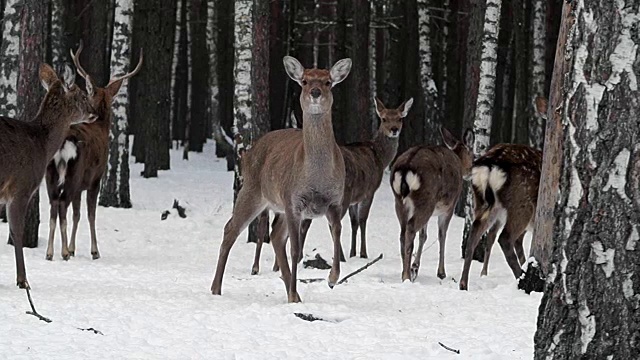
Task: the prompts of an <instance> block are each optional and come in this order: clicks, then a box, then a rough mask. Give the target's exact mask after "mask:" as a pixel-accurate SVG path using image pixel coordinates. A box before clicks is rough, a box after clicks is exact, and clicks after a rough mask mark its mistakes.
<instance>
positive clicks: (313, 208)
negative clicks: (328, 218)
mask: <svg viewBox="0 0 640 360" xmlns="http://www.w3.org/2000/svg"><path fill="white" fill-rule="evenodd" d="M335 200H336V197H335V196H332V194H328V193H324V192H318V191H310V192H306V193H303V194H300V195H299V196H298V197H297V202H298V204H297V209H298V211H299V212H300V214H301V215H302V217H303V218H305V219H312V218H316V217H320V216H323V215H324V214H326V213H327V210H328V209H329V206H331V205H333V204H334V203H336V201H335Z"/></svg>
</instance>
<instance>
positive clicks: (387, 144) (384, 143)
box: [373, 131, 400, 168]
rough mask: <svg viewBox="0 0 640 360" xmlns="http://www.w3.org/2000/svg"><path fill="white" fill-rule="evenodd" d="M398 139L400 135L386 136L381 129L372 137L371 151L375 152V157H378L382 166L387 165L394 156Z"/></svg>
mask: <svg viewBox="0 0 640 360" xmlns="http://www.w3.org/2000/svg"><path fill="white" fill-rule="evenodd" d="M399 139H400V137H394V138H391V137H388V136H387V135H385V134H384V132H382V131H378V132H377V133H376V136H375V137H374V138H373V151H374V152H375V153H376V158H378V161H379V162H380V163H381V165H382V167H383V168H386V167H387V166H389V164H390V163H391V161H392V160H393V158H394V157H395V156H396V154H397V152H398V140H399Z"/></svg>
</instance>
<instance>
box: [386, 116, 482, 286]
mask: <svg viewBox="0 0 640 360" xmlns="http://www.w3.org/2000/svg"><path fill="white" fill-rule="evenodd" d="M440 134H441V136H442V140H443V142H444V145H437V146H416V147H412V148H410V149H409V150H407V151H406V152H404V153H403V154H402V155H400V156H399V157H398V159H397V160H396V161H395V163H394V165H393V168H392V170H391V176H390V178H389V180H390V183H391V189H392V191H393V195H394V200H395V210H396V216H397V218H398V221H399V222H400V256H401V259H402V281H406V280H409V281H411V282H414V281H415V280H416V278H417V276H418V271H419V270H420V263H421V258H422V252H423V247H424V244H425V242H426V241H427V231H426V230H427V224H428V222H429V219H430V218H431V217H432V216H437V217H438V242H439V245H440V257H439V261H438V271H437V276H438V278H440V279H444V278H445V277H446V276H447V275H446V271H445V260H444V253H445V244H446V239H447V230H448V229H449V223H450V222H451V218H452V217H453V212H454V209H455V206H456V202H457V201H458V198H459V197H460V193H461V192H462V185H463V181H464V179H465V178H468V176H469V174H470V171H471V164H472V162H473V152H472V145H473V141H474V134H473V131H472V130H471V129H467V130H466V131H465V132H464V135H463V137H462V139H461V140H458V139H457V138H456V137H454V136H453V135H452V134H451V132H450V131H449V130H447V129H446V128H445V127H440ZM418 232H419V234H420V235H419V244H418V250H417V252H416V255H415V260H414V262H413V264H411V257H412V255H413V246H414V240H415V237H416V233H418ZM410 264H411V265H410Z"/></svg>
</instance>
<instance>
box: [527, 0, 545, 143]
mask: <svg viewBox="0 0 640 360" xmlns="http://www.w3.org/2000/svg"><path fill="white" fill-rule="evenodd" d="M531 13H532V17H533V20H532V27H533V35H532V36H533V42H532V43H533V59H532V66H531V69H532V73H531V91H530V92H529V93H530V94H532V95H533V97H534V98H535V97H538V96H545V94H546V89H545V73H546V72H545V65H546V58H545V50H546V41H547V37H546V35H547V32H546V30H547V28H546V26H547V0H533V10H532V11H531ZM532 100H533V99H532ZM533 113H534V116H533V118H531V119H529V145H531V146H532V147H534V148H536V149H542V145H543V142H544V119H543V118H542V116H540V115H538V114H537V113H536V112H533Z"/></svg>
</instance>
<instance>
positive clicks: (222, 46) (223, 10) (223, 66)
mask: <svg viewBox="0 0 640 360" xmlns="http://www.w3.org/2000/svg"><path fill="white" fill-rule="evenodd" d="M216 6H217V10H218V14H217V15H216V16H217V19H218V53H217V54H218V67H217V71H218V86H219V87H220V89H225V91H220V93H219V94H218V104H219V108H218V109H219V118H220V125H221V126H222V129H223V130H224V131H225V132H226V133H228V134H230V133H231V130H232V127H233V93H232V92H231V91H230V90H229V89H233V86H234V78H233V75H234V72H233V65H234V64H233V61H234V60H233V59H234V54H233V51H231V49H233V44H234V37H235V32H234V31H233V30H234V27H233V25H234V15H235V11H234V10H235V8H234V2H233V1H219V2H217V4H216ZM217 155H218V156H224V155H225V154H223V153H221V152H217Z"/></svg>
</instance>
